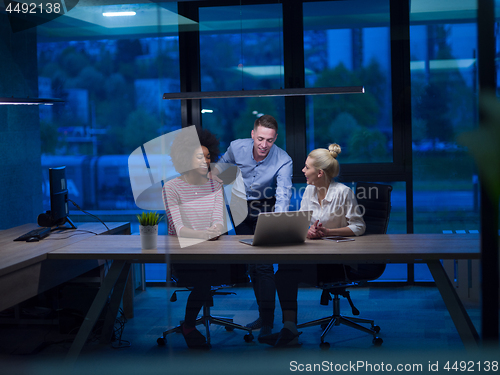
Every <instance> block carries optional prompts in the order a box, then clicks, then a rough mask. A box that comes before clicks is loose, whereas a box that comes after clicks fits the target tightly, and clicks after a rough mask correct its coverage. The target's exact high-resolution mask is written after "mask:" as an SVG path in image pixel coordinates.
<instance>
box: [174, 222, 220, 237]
mask: <svg viewBox="0 0 500 375" xmlns="http://www.w3.org/2000/svg"><path fill="white" fill-rule="evenodd" d="M222 228H223V227H222V225H221V224H215V225H212V226H211V227H210V228H208V229H205V230H194V229H191V228H187V227H182V228H181V230H180V233H179V236H180V237H185V238H199V239H202V240H207V241H215V240H217V239H218V238H219V237H220V236H221V235H222Z"/></svg>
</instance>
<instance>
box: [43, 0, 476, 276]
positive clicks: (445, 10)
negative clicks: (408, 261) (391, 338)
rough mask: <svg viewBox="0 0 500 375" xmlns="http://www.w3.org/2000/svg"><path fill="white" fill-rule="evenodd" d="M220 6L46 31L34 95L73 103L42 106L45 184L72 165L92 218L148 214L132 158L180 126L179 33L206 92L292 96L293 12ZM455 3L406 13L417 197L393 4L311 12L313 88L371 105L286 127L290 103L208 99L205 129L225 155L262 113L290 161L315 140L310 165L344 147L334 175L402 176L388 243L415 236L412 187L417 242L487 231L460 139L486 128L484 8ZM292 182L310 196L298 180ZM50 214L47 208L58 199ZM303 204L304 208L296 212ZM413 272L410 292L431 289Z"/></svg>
mask: <svg viewBox="0 0 500 375" xmlns="http://www.w3.org/2000/svg"><path fill="white" fill-rule="evenodd" d="M220 4H221V2H216V3H215V2H214V4H213V5H214V6H210V5H211V2H209V1H206V2H186V3H184V4H183V7H188V8H189V7H190V10H193V9H196V11H197V19H188V18H186V17H183V16H180V15H179V14H178V9H177V8H178V7H177V3H176V2H165V3H154V4H153V3H144V4H127V5H123V4H122V5H120V6H119V7H120V9H121V10H127V9H129V8H130V9H132V10H134V11H135V12H136V16H133V17H129V18H123V17H115V18H113V19H110V18H106V17H104V16H103V15H102V13H103V12H104V11H107V10H110V11H111V10H116V9H113V8H114V7H115V6H111V5H110V6H77V7H75V8H74V9H73V10H71V12H69V13H68V14H67V15H66V16H65V17H60V18H58V19H55V20H53V21H51V22H48V23H46V24H43V25H41V26H39V27H38V28H37V30H38V31H37V32H38V71H39V96H40V97H56V98H63V99H64V100H65V103H64V104H58V105H54V106H51V107H50V106H42V107H41V108H40V120H41V137H42V152H43V155H42V167H43V172H44V175H45V181H47V177H48V176H47V175H48V173H47V172H48V168H49V167H51V166H59V165H66V166H67V173H68V187H69V190H70V195H71V196H72V198H73V200H74V201H75V202H76V203H78V204H79V205H80V207H82V208H83V209H86V210H91V211H96V210H98V211H107V213H109V214H111V215H116V216H118V215H120V214H123V213H124V212H128V214H134V213H135V212H134V211H138V208H137V206H136V205H135V203H134V201H133V196H132V192H131V188H130V182H129V176H128V167H127V160H128V155H130V153H131V152H132V151H133V150H135V149H136V148H137V147H140V146H141V145H142V144H144V142H147V141H149V140H151V139H153V138H156V137H158V136H159V135H161V134H164V133H168V132H170V131H172V130H175V129H179V128H180V127H181V102H180V101H174V100H172V101H166V100H162V99H161V96H162V94H163V93H164V92H178V91H180V87H181V82H180V68H179V66H180V64H182V63H183V62H182V61H179V59H180V57H179V35H178V28H179V26H180V25H182V26H187V27H188V28H190V27H191V26H193V27H192V28H190V30H191V29H196V30H198V31H199V55H198V53H197V51H198V50H197V46H196V49H195V50H196V54H193V56H192V58H195V59H198V58H199V66H200V71H199V74H200V89H201V91H224V90H252V89H279V88H282V87H285V82H284V77H285V74H284V73H285V72H284V67H285V66H287V68H288V67H290V64H288V63H289V62H288V60H287V64H285V61H284V59H285V54H284V50H283V46H284V43H283V40H284V39H286V38H284V35H285V36H288V32H290V29H286V28H284V27H283V7H284V6H285V5H286V4H282V3H281V2H279V1H275V2H274V1H273V2H272V3H271V4H258V5H257V4H255V5H241V2H238V1H234V2H233V4H234V5H231V6H230V5H225V6H220ZM224 4H227V3H226V2H225V3H224ZM453 4H454V2H449V4H448V3H446V6H444V5H442V4H441V5H440V6H438V5H437V4H434V3H433V2H429V1H424V0H412V1H411V2H410V5H411V10H410V51H409V52H410V60H411V61H410V67H409V69H410V74H411V95H412V96H411V111H412V118H411V122H412V124H411V126H412V139H411V140H412V156H413V161H412V163H413V166H412V167H413V185H410V184H409V181H405V180H404V178H405V177H402V174H401V173H400V170H399V171H394V170H391V169H390V168H392V165H393V164H395V163H402V162H401V161H400V160H397V158H398V157H399V156H398V155H399V154H398V151H397V147H399V149H401V147H406V146H401V145H400V144H399V143H398V142H403V141H402V140H401V138H402V136H400V135H398V134H401V129H400V128H399V127H405V126H409V125H407V124H397V125H394V124H393V108H392V102H393V94H392V84H393V83H397V82H399V81H394V82H392V81H391V70H392V67H391V30H390V11H391V10H390V1H389V0H376V1H366V0H349V1H314V2H310V1H307V2H304V3H303V4H302V5H301V6H302V12H303V33H302V40H300V37H299V41H297V43H300V42H303V52H304V61H303V63H304V70H303V74H304V78H305V87H338V86H364V88H365V93H364V94H346V95H320V96H309V97H306V98H305V108H304V112H300V111H297V113H302V114H303V113H305V114H306V116H305V122H304V123H303V124H302V123H300V124H298V123H295V124H288V129H287V124H286V118H285V99H284V98H283V97H271V98H235V99H210V100H202V101H201V112H202V113H201V119H202V125H203V127H205V128H208V129H210V130H211V131H213V132H214V133H216V134H217V135H218V136H219V138H220V140H221V147H220V149H221V152H224V151H225V150H226V149H227V147H228V145H229V143H230V142H231V141H232V140H234V139H238V138H247V137H249V136H250V131H251V129H252V124H253V122H254V120H255V119H256V118H257V117H258V116H260V114H263V113H267V114H271V115H273V116H275V117H276V118H277V120H278V123H279V126H280V128H279V132H278V134H279V137H278V141H277V145H278V146H279V147H281V148H284V149H286V147H287V145H286V137H285V135H286V134H287V132H288V135H289V136H290V135H293V136H296V133H295V132H296V131H299V133H300V131H302V130H305V131H304V133H303V134H305V136H304V138H305V141H304V144H305V148H306V150H304V154H306V153H307V152H309V151H310V150H312V149H314V148H317V147H326V146H327V145H328V144H329V143H331V142H336V143H339V144H340V145H341V147H342V154H341V155H340V157H339V162H340V163H341V164H342V165H348V167H349V168H353V169H352V170H354V169H355V168H358V167H360V169H356V170H355V172H356V174H355V175H356V176H357V177H359V176H362V175H363V173H364V172H366V171H367V168H372V167H370V165H371V164H373V163H380V164H378V166H381V165H382V166H383V167H384V168H385V167H387V169H384V172H385V173H387V174H386V175H385V180H386V181H388V180H389V179H391V178H392V175H390V174H391V173H394V174H395V175H396V174H398V173H399V175H398V177H401V179H399V180H397V178H396V180H397V181H394V182H392V183H391V184H392V185H393V186H394V191H393V210H392V215H391V222H390V226H389V233H405V232H406V224H407V217H406V215H407V210H406V191H407V189H413V204H414V207H413V212H414V217H413V220H414V232H416V233H443V232H450V231H451V232H460V231H465V232H474V231H477V230H478V229H479V212H478V211H479V203H478V202H479V200H478V190H479V189H478V179H477V172H476V170H475V168H474V164H473V161H472V158H471V157H469V155H468V154H467V151H466V150H465V149H464V148H463V147H461V146H460V145H459V144H458V143H457V142H456V136H457V135H458V134H460V133H461V132H463V131H465V130H469V129H472V128H475V127H476V126H477V97H476V96H477V69H476V68H477V67H476V53H477V25H476V9H475V2H474V1H470V2H469V1H465V2H460V9H459V10H457V9H456V7H458V5H456V7H455V6H454V5H453ZM124 8H127V9H124ZM294 52H296V50H294ZM287 56H289V55H288V54H287ZM293 56H296V55H295V54H294V55H293ZM292 65H293V64H292ZM299 70H300V72H301V73H300V74H302V69H299ZM293 73H294V74H296V73H297V72H293ZM294 120H296V119H295V118H294ZM289 121H291V120H290V117H289ZM296 121H299V120H296ZM300 121H302V120H300ZM394 121H395V122H396V120H394ZM185 125H186V124H185ZM302 127H303V128H302ZM398 131H399V133H398ZM300 134H302V133H300ZM394 134H396V136H395V135H394ZM289 139H290V137H289ZM409 141H410V140H409V139H407V140H404V142H408V143H409ZM289 144H298V143H297V142H295V143H289ZM395 146H396V147H395ZM294 148H295V147H294ZM408 150H409V147H408ZM289 151H290V152H291V151H292V150H289ZM301 151H302V150H301ZM295 163H296V164H298V165H301V164H302V163H303V160H296V161H295ZM398 166H399V167H400V165H399V164H398ZM363 168H364V169H363ZM346 169H347V168H346ZM358 171H360V172H358ZM370 176H373V173H372V174H370ZM295 177H298V179H297V180H296V181H295V182H297V184H295V186H296V187H297V189H296V190H297V191H300V187H301V186H302V185H301V181H300V179H299V178H300V177H301V176H300V175H299V176H295ZM372 180H373V177H372ZM343 182H345V183H346V184H350V183H351V182H352V181H348V180H346V181H343ZM407 182H408V183H407ZM45 184H47V182H46V183H45ZM44 189H45V192H46V195H47V197H48V186H47V185H45V186H44ZM45 203H46V204H45V208H44V209H49V207H48V198H47V201H46V202H45ZM299 204H300V196H299V195H296V196H295V197H294V200H293V202H292V205H293V207H295V208H297V207H298V206H299ZM125 210H128V211H125ZM71 214H73V211H72V212H71ZM130 220H132V219H130ZM405 267H406V265H405ZM417 268H418V267H417ZM402 272H403V273H405V272H406V271H402ZM419 274H420V271H418V270H416V271H415V278H416V280H419V279H426V277H427V276H425V275H424V274H425V272H423V273H422V277H421V276H419ZM404 277H405V276H402V278H404ZM399 278H400V277H399V276H395V278H394V279H399ZM389 279H390V278H389Z"/></svg>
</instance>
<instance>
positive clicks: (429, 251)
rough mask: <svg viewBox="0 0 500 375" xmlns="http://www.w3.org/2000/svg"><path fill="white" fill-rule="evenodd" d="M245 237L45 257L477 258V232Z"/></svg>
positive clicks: (115, 246) (136, 241)
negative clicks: (301, 239) (275, 239)
mask: <svg viewBox="0 0 500 375" xmlns="http://www.w3.org/2000/svg"><path fill="white" fill-rule="evenodd" d="M241 238H248V236H222V237H221V238H220V239H219V240H217V241H207V242H203V243H200V244H197V245H193V246H189V247H185V248H180V246H179V242H178V240H177V238H176V237H174V236H159V238H158V249H156V250H141V241H140V236H109V237H105V236H99V237H93V238H89V239H87V240H85V241H80V242H78V243H73V244H70V245H68V246H65V247H60V248H58V249H57V250H54V251H51V252H50V253H49V254H48V259H113V260H126V261H137V262H141V263H148V262H149V263H163V262H172V263H175V262H187V263H219V262H220V263H224V262H226V263H227V262H230V263H255V262H258V263H285V262H286V263H318V262H330V263H336V262H341V263H344V262H347V261H355V262H357V263H360V262H368V263H370V262H379V263H418V262H426V261H429V260H437V259H479V257H480V246H479V236H478V235H475V234H463V235H462V234H382V235H367V236H361V237H356V238H355V240H354V241H349V242H332V241H326V240H307V241H306V242H305V243H304V244H299V245H288V246H267V247H260V246H259V247H255V246H249V245H245V244H242V243H240V242H238V240H239V239H241Z"/></svg>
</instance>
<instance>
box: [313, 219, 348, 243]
mask: <svg viewBox="0 0 500 375" xmlns="http://www.w3.org/2000/svg"><path fill="white" fill-rule="evenodd" d="M354 235H355V234H354V232H353V231H352V229H351V228H349V227H343V228H335V229H328V228H325V227H324V226H323V224H321V223H320V222H319V220H316V222H315V223H314V224H313V225H311V226H310V227H309V230H308V231H307V238H309V239H318V238H321V237H326V236H345V237H349V236H354Z"/></svg>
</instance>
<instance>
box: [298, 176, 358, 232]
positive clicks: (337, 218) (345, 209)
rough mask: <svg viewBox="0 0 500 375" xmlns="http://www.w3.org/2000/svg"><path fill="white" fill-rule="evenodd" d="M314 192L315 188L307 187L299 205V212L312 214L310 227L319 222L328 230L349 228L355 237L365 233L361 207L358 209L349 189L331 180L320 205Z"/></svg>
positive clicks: (312, 186)
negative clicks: (310, 212)
mask: <svg viewBox="0 0 500 375" xmlns="http://www.w3.org/2000/svg"><path fill="white" fill-rule="evenodd" d="M316 190H317V189H316V186H314V185H307V188H306V190H305V191H304V195H303V196H302V201H301V203H300V210H301V211H312V212H313V213H312V217H311V225H312V224H314V222H315V221H316V220H319V222H320V223H321V224H323V226H324V227H325V228H328V229H336V228H343V227H349V228H350V229H351V230H352V231H353V232H354V234H355V235H356V236H360V235H362V234H363V233H365V229H366V224H365V221H364V220H363V213H364V210H363V207H358V202H357V201H356V197H355V196H354V192H353V191H352V190H351V189H350V188H349V187H347V186H346V185H344V184H341V183H339V182H335V181H333V180H332V182H331V183H330V186H329V187H328V192H327V193H326V196H325V199H323V201H322V202H321V205H320V204H319V202H318V195H317V191H316Z"/></svg>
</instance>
